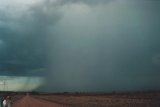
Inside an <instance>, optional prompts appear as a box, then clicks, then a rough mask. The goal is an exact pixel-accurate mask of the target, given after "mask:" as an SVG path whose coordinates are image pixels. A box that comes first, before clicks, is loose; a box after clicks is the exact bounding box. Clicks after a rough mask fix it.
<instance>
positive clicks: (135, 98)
mask: <svg viewBox="0 0 160 107" xmlns="http://www.w3.org/2000/svg"><path fill="white" fill-rule="evenodd" d="M35 97H38V98H41V99H45V100H48V101H52V102H55V103H59V104H64V105H68V106H69V107H160V96H159V95H149V94H148V95H93V96H92V95H90V96H86V95H85V96H83V95H39V96H35Z"/></svg>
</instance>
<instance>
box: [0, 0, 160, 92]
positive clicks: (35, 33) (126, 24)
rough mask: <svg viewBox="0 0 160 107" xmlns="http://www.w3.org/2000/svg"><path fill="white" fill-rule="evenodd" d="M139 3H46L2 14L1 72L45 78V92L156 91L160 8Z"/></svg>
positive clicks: (71, 0) (87, 0)
mask: <svg viewBox="0 0 160 107" xmlns="http://www.w3.org/2000/svg"><path fill="white" fill-rule="evenodd" d="M143 1H144V0H143ZM143 1H141V2H140V1H127V0H58V1H56V0H44V1H42V2H38V3H35V4H33V5H30V6H29V7H28V8H27V10H24V11H22V12H20V13H18V12H16V11H12V12H11V10H5V9H3V10H1V11H2V12H0V74H1V75H15V76H20V75H23V76H24V75H27V76H37V75H38V76H43V77H44V78H45V79H46V81H47V83H46V84H45V85H44V86H42V87H40V89H41V90H47V91H113V90H147V89H159V88H160V87H159V86H158V85H157V84H159V79H158V78H159V75H160V74H159V72H158V70H159V69H160V68H159V54H160V49H159V46H160V43H159V40H160V38H159V34H160V32H159V26H160V22H159V18H160V15H159V7H160V4H159V3H157V2H155V1H151V0H148V1H149V2H148V3H147V2H143ZM111 2H112V3H111ZM108 3H111V5H108ZM68 4H72V5H68ZM74 4H75V5H74ZM83 4H87V5H85V6H84V5H83ZM102 4H103V5H102ZM92 6H93V7H92ZM17 8H18V7H17ZM153 83H155V84H156V85H153Z"/></svg>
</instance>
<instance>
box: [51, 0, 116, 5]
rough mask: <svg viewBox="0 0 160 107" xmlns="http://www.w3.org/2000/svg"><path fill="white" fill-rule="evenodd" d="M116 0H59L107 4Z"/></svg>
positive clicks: (63, 0)
mask: <svg viewBox="0 0 160 107" xmlns="http://www.w3.org/2000/svg"><path fill="white" fill-rule="evenodd" d="M50 1H52V0H50ZM111 1H115V0H59V2H60V3H62V4H63V3H85V4H88V5H98V4H106V3H108V2H111Z"/></svg>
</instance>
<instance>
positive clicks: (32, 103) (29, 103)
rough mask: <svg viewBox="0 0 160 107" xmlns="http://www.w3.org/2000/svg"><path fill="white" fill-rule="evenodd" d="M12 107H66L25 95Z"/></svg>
mask: <svg viewBox="0 0 160 107" xmlns="http://www.w3.org/2000/svg"><path fill="white" fill-rule="evenodd" d="M12 107H66V106H64V105H59V104H56V103H53V102H49V101H45V100H42V99H38V98H34V97H32V96H29V95H27V96H25V97H23V98H22V99H20V100H18V101H16V102H14V103H13V105H12Z"/></svg>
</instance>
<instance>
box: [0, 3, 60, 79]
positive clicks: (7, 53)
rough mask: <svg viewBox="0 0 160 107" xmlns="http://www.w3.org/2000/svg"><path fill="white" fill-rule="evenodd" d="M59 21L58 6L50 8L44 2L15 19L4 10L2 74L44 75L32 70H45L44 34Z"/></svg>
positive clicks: (46, 42)
mask: <svg viewBox="0 0 160 107" xmlns="http://www.w3.org/2000/svg"><path fill="white" fill-rule="evenodd" d="M44 8H45V9H44ZM15 14H16V13H15ZM18 15H19V14H18V13H17V16H18ZM60 17H61V13H60V12H59V11H58V9H57V6H54V7H53V6H52V5H50V4H49V3H46V2H44V3H39V4H35V5H34V6H33V5H32V6H30V7H29V10H27V12H26V13H25V14H24V13H21V14H20V17H18V18H15V17H14V16H13V14H10V12H8V11H7V10H4V11H3V12H2V13H1V15H0V18H1V20H0V21H1V22H3V24H2V25H1V26H0V40H1V41H2V42H3V43H2V44H1V47H5V48H2V49H1V52H0V54H1V56H0V60H1V62H0V63H1V65H0V71H1V74H3V75H30V76H32V75H41V74H42V73H44V72H38V73H37V72H35V73H34V70H35V71H36V70H38V69H41V68H42V69H45V68H46V66H47V60H48V53H49V50H50V49H49V48H50V45H49V41H50V35H49V34H48V31H47V30H48V28H49V27H50V26H52V25H54V24H55V23H56V22H57V21H58V20H59V19H60ZM3 44H4V46H2V45H3ZM40 71H41V70H40Z"/></svg>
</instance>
